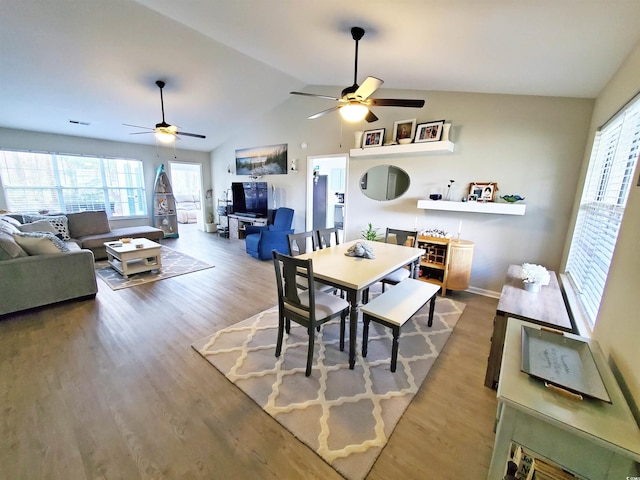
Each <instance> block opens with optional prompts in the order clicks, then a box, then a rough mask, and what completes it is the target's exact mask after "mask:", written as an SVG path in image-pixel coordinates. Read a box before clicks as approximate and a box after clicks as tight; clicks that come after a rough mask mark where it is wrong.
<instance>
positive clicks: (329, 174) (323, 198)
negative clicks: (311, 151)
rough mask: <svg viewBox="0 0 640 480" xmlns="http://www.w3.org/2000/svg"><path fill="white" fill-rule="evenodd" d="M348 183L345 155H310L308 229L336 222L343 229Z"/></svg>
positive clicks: (333, 224) (326, 226) (308, 162)
mask: <svg viewBox="0 0 640 480" xmlns="http://www.w3.org/2000/svg"><path fill="white" fill-rule="evenodd" d="M346 186H347V156H346V155H344V154H336V155H318V156H311V157H307V218H306V226H305V228H306V230H307V231H310V230H317V229H319V228H331V227H334V226H337V227H338V228H340V229H341V230H343V232H344V221H345V220H344V219H345V213H346V212H345V208H346V207H345V204H346V202H345V198H346V193H347V192H346ZM343 235H344V234H343Z"/></svg>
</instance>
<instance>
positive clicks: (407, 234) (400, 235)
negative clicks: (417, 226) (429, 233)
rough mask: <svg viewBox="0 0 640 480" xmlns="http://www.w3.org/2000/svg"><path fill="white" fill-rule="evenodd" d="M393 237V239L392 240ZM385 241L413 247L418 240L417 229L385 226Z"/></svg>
mask: <svg viewBox="0 0 640 480" xmlns="http://www.w3.org/2000/svg"><path fill="white" fill-rule="evenodd" d="M394 237H395V241H392V240H393V238H394ZM384 241H385V243H396V244H398V245H404V246H405V247H415V246H416V243H417V242H418V231H417V230H397V229H395V228H387V232H386V234H385V236H384Z"/></svg>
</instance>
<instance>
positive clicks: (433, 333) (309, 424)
mask: <svg viewBox="0 0 640 480" xmlns="http://www.w3.org/2000/svg"><path fill="white" fill-rule="evenodd" d="M464 307H465V305H464V304H462V303H460V302H456V301H454V300H451V299H449V298H441V297H438V298H437V300H436V308H435V314H434V319H433V326H432V327H431V328H429V327H427V319H428V313H429V310H428V308H429V307H428V305H427V306H425V307H423V309H422V310H420V311H419V312H418V313H417V314H416V315H414V317H413V320H412V321H411V322H408V323H407V324H405V325H404V327H403V329H402V333H401V336H400V348H399V352H398V366H397V370H396V372H395V373H391V371H390V370H389V366H390V358H391V333H390V331H389V329H386V328H383V327H381V326H380V325H378V324H374V323H371V326H370V332H369V350H368V354H367V358H366V359H363V358H362V357H361V348H360V345H361V341H362V336H361V332H360V326H361V325H359V328H358V342H357V344H358V354H357V356H356V366H355V369H354V370H349V365H348V353H347V350H346V349H345V351H344V352H341V351H340V350H339V345H338V343H339V328H338V327H339V322H338V321H334V322H330V323H327V324H325V325H323V326H322V327H321V331H320V333H316V343H315V357H314V365H313V371H312V372H311V376H310V377H305V376H304V372H305V365H306V352H307V338H308V337H307V334H306V330H305V329H304V328H303V327H300V326H298V325H296V324H295V323H293V322H292V324H291V333H290V334H289V335H287V334H285V340H284V344H283V349H282V350H283V351H282V355H281V356H280V358H279V359H278V358H276V357H275V356H274V352H275V343H276V334H277V329H278V308H277V307H273V308H271V309H269V310H265V311H264V312H260V313H259V314H257V315H254V316H253V317H251V318H248V319H246V320H244V321H242V322H240V323H237V324H235V325H232V326H231V327H228V328H225V329H222V330H219V331H217V332H215V333H213V334H211V335H208V336H207V337H205V338H203V339H201V340H199V341H197V342H194V343H193V345H192V347H193V348H194V349H195V350H196V351H197V352H198V353H200V354H201V355H202V356H203V357H204V358H205V359H206V360H207V361H208V362H209V363H211V365H213V366H214V367H215V368H217V369H218V370H219V371H220V372H221V373H223V374H224V375H225V376H226V377H227V378H228V379H229V380H230V381H231V382H232V383H234V384H235V385H236V386H237V387H238V388H240V389H241V390H242V391H243V392H244V393H245V394H247V395H248V396H249V397H250V398H252V399H253V400H254V401H255V402H256V403H257V404H258V405H259V406H260V407H261V408H262V409H263V410H264V411H265V412H267V413H268V414H269V415H271V416H272V417H273V418H275V419H276V420H277V421H278V422H280V424H281V425H283V426H284V427H285V428H287V429H288V430H289V431H290V432H291V433H293V435H295V436H296V437H297V438H298V439H299V440H301V441H302V442H303V443H305V444H306V445H307V446H308V447H309V448H311V449H312V450H313V451H315V452H316V453H317V454H318V455H319V456H320V457H322V458H323V459H324V460H325V461H326V462H327V463H329V465H331V466H332V467H333V468H335V469H336V470H337V471H338V472H339V473H340V474H342V475H343V476H344V477H346V478H347V479H349V480H361V479H363V478H364V477H365V476H366V475H367V473H368V472H369V471H370V470H371V467H372V466H373V464H374V463H375V461H376V459H377V458H378V456H379V455H380V452H381V451H382V449H383V448H384V446H385V445H386V443H387V441H388V439H389V437H390V436H391V433H392V432H393V430H394V428H395V426H396V424H397V423H398V421H399V420H400V418H401V417H402V414H403V413H404V411H405V410H406V408H407V407H408V406H409V404H410V403H411V400H412V399H413V397H414V395H415V394H416V392H417V391H418V389H419V388H420V386H421V385H422V382H423V381H424V379H425V378H426V376H427V374H428V373H429V370H430V368H431V366H432V365H433V363H434V362H435V360H436V358H437V357H438V355H439V353H440V352H441V351H442V348H443V347H444V345H445V343H446V341H447V339H448V338H449V335H450V334H451V332H452V331H453V328H454V327H455V325H456V323H457V321H458V319H459V318H460V315H461V314H462V312H463V310H464ZM359 323H360V322H359ZM347 331H348V327H347ZM347 348H348V347H347Z"/></svg>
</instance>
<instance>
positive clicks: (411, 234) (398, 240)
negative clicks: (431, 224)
mask: <svg viewBox="0 0 640 480" xmlns="http://www.w3.org/2000/svg"><path fill="white" fill-rule="evenodd" d="M384 241H385V243H395V244H397V245H405V246H407V247H415V246H416V244H417V242H418V232H417V230H397V229H395V228H387V231H386V233H385V236H384ZM410 276H411V271H410V270H409V269H408V268H406V267H402V268H399V269H398V270H395V271H394V272H391V273H390V274H389V275H387V276H386V277H384V278H383V279H382V292H383V293H384V287H385V285H397V284H398V283H400V282H401V281H403V280H406V279H407V278H409V277H410Z"/></svg>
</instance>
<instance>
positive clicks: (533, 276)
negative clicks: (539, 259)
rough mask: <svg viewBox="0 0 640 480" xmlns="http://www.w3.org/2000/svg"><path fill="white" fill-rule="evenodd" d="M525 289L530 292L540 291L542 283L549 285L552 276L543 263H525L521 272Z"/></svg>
mask: <svg viewBox="0 0 640 480" xmlns="http://www.w3.org/2000/svg"><path fill="white" fill-rule="evenodd" d="M520 276H521V278H522V281H523V282H524V289H525V290H526V291H528V292H539V291H540V287H541V286H542V285H549V280H550V279H551V276H550V275H549V272H548V271H547V269H546V268H544V267H543V266H542V265H536V264H533V263H523V264H522V270H521V272H520Z"/></svg>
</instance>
